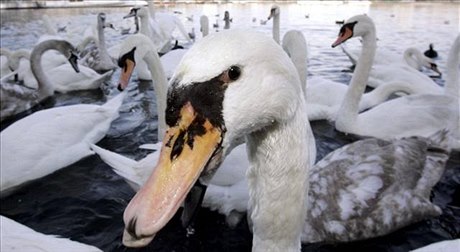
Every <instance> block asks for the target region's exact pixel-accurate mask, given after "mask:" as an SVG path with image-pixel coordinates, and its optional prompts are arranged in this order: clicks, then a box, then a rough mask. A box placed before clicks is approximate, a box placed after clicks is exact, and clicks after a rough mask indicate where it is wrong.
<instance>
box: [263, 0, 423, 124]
mask: <svg viewBox="0 0 460 252" xmlns="http://www.w3.org/2000/svg"><path fill="white" fill-rule="evenodd" d="M271 12H272V13H277V14H274V18H273V22H274V23H279V13H280V11H279V8H278V7H276V6H275V7H274V10H273V9H272V11H271ZM277 33H278V32H274V33H273V34H277ZM299 33H300V32H299V31H295V30H291V31H288V32H286V33H285V34H284V36H283V40H282V47H283V49H284V50H285V51H286V53H287V54H288V55H289V57H290V58H291V59H292V61H293V63H294V65H295V67H296V69H297V72H298V73H299V76H300V81H301V83H305V85H303V86H302V88H303V91H304V93H305V94H306V100H307V104H308V119H309V120H310V121H315V120H324V119H326V120H329V121H334V120H335V118H336V115H337V111H338V110H339V108H340V104H341V103H342V101H343V98H344V97H345V93H346V91H347V89H348V86H347V85H344V84H342V83H339V82H335V81H331V80H328V79H324V78H322V77H317V76H315V77H311V78H308V79H307V61H308V57H307V45H306V41H305V38H304V36H303V35H302V34H301V33H300V34H299ZM396 92H403V93H406V94H411V93H414V92H415V91H414V87H413V86H412V85H410V84H407V83H405V82H396V81H394V82H391V83H388V84H386V85H383V86H379V87H377V88H375V89H374V90H372V91H370V92H368V93H365V94H364V95H363V98H362V100H361V102H360V103H359V111H363V110H366V109H369V108H371V107H374V106H376V105H377V104H380V103H382V102H384V101H386V100H387V99H388V98H389V97H390V96H391V95H392V94H394V93H396Z"/></svg>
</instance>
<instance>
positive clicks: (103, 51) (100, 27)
mask: <svg viewBox="0 0 460 252" xmlns="http://www.w3.org/2000/svg"><path fill="white" fill-rule="evenodd" d="M97 37H98V40H99V42H98V47H99V52H100V57H101V61H104V62H111V59H110V55H109V52H108V51H107V46H106V44H105V35H104V24H103V23H101V22H100V21H98V24H97Z"/></svg>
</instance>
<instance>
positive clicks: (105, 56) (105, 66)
mask: <svg viewBox="0 0 460 252" xmlns="http://www.w3.org/2000/svg"><path fill="white" fill-rule="evenodd" d="M106 19H107V16H106V14H105V13H103V12H101V13H99V14H98V15H97V24H96V30H97V38H98V39H97V48H96V49H95V50H93V51H92V52H91V57H88V58H86V59H87V61H86V62H85V64H86V65H87V66H89V67H90V68H92V69H94V70H95V71H96V72H98V73H105V72H108V71H111V70H113V69H115V68H116V65H115V62H114V60H113V59H112V58H111V57H110V55H109V53H108V51H107V46H106V42H105V35H104V29H105V28H107V27H110V26H109V24H107V22H106ZM112 27H113V26H112Z"/></svg>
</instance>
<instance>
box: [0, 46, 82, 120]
mask: <svg viewBox="0 0 460 252" xmlns="http://www.w3.org/2000/svg"><path fill="white" fill-rule="evenodd" d="M52 49H54V50H57V51H59V52H60V53H62V54H63V55H64V56H65V57H66V58H68V60H69V62H70V63H71V65H72V67H73V69H74V70H73V71H79V70H78V66H77V56H76V55H75V53H74V51H75V49H74V47H73V46H72V45H71V44H70V43H68V42H66V41H62V40H47V41H44V42H42V43H40V44H38V45H37V46H35V47H34V49H33V50H32V53H31V60H32V61H33V62H35V64H32V65H31V69H32V72H33V73H34V75H35V76H36V78H37V79H38V85H39V86H38V89H37V90H32V89H29V88H27V87H24V86H19V85H5V83H3V84H2V85H1V86H0V98H1V100H2V102H1V120H4V119H5V118H7V117H10V116H13V115H15V114H18V113H20V112H23V111H26V110H28V109H30V108H32V107H33V106H35V105H36V104H38V103H40V102H42V101H43V100H44V99H46V98H48V97H49V96H51V95H53V93H54V86H53V83H52V82H51V81H50V79H49V77H48V76H47V75H46V74H45V72H44V71H43V69H42V67H41V64H40V58H41V56H42V54H43V53H44V52H46V51H48V50H52Z"/></svg>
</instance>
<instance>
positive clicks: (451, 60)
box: [444, 35, 460, 98]
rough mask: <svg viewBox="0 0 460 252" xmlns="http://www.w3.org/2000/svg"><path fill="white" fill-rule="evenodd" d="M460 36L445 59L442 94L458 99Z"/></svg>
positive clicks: (459, 89)
mask: <svg viewBox="0 0 460 252" xmlns="http://www.w3.org/2000/svg"><path fill="white" fill-rule="evenodd" d="M459 65H460V35H459V36H457V38H456V39H455V42H454V44H453V45H452V47H451V49H450V51H449V56H448V57H447V76H446V84H445V88H444V92H445V94H446V95H453V96H455V97H457V98H459V97H460V87H459V86H460V76H459V75H460V74H459Z"/></svg>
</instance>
